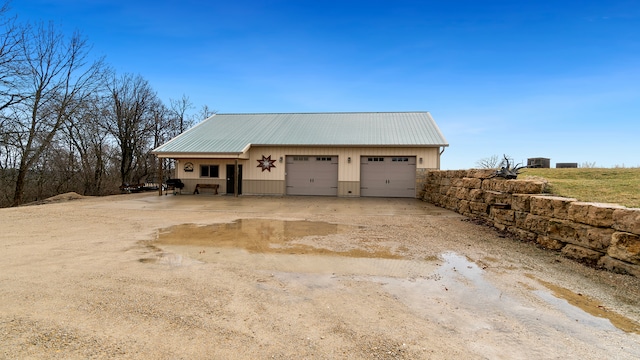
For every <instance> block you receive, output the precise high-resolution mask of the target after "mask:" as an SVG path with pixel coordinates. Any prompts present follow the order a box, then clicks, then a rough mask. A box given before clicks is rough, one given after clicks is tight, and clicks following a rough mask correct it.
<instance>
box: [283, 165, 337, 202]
mask: <svg viewBox="0 0 640 360" xmlns="http://www.w3.org/2000/svg"><path fill="white" fill-rule="evenodd" d="M286 172H287V194H288V195H324V196H337V195H338V157H337V156H287V169H286Z"/></svg>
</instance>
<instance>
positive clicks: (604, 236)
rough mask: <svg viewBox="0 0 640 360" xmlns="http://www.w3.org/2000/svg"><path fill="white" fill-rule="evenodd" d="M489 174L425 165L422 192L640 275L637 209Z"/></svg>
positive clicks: (521, 234)
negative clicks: (550, 191)
mask: <svg viewBox="0 0 640 360" xmlns="http://www.w3.org/2000/svg"><path fill="white" fill-rule="evenodd" d="M491 174H493V170H448V171H429V172H428V173H426V174H425V177H426V179H425V182H424V190H423V192H422V193H421V194H420V197H421V198H422V199H423V200H425V201H428V202H430V203H433V204H435V205H437V206H441V207H444V208H447V209H450V210H453V211H456V212H458V213H460V214H463V215H466V216H469V217H473V218H482V219H484V220H486V221H488V222H489V223H491V224H493V225H494V226H495V227H496V228H497V229H499V230H503V231H507V232H509V233H511V234H513V235H515V236H517V237H518V238H521V239H523V240H529V241H534V242H536V243H538V244H539V245H540V246H542V247H545V248H548V249H552V250H556V251H560V252H562V254H563V255H564V256H566V257H569V258H572V259H576V260H579V261H582V262H585V263H588V264H590V265H594V266H597V267H601V268H605V269H608V270H611V271H614V272H618V273H624V274H630V275H633V276H636V277H640V209H630V208H626V207H624V206H620V205H615V204H601V203H588V202H581V201H578V200H576V199H571V198H564V197H557V196H549V195H545V194H544V191H545V187H546V183H545V182H543V181H534V180H505V179H501V178H489V177H490V176H491Z"/></svg>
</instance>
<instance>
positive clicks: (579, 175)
mask: <svg viewBox="0 0 640 360" xmlns="http://www.w3.org/2000/svg"><path fill="white" fill-rule="evenodd" d="M529 176H534V177H542V178H545V179H546V180H548V181H549V184H550V185H551V186H550V189H549V191H548V192H550V193H552V194H554V195H558V196H565V197H571V198H576V199H578V200H580V201H589V202H602V203H612V204H620V205H624V206H627V207H637V208H640V168H611V169H605V168H601V169H600V168H578V169H522V171H521V172H520V176H518V179H526V178H527V177H529Z"/></svg>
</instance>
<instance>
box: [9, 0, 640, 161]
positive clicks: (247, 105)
mask: <svg viewBox="0 0 640 360" xmlns="http://www.w3.org/2000/svg"><path fill="white" fill-rule="evenodd" d="M11 7H12V10H11V13H13V14H16V15H18V18H19V19H20V20H21V21H41V20H42V21H49V20H51V21H54V22H55V24H57V25H58V26H59V27H60V28H61V29H62V30H63V31H69V32H71V31H73V30H79V31H80V32H81V33H82V34H84V35H85V36H86V37H87V38H88V41H89V43H91V44H92V45H93V50H92V54H93V55H95V56H96V57H98V56H105V57H106V61H107V63H109V64H110V65H111V66H112V67H113V68H114V69H115V70H116V71H118V72H119V73H133V74H140V75H142V76H143V77H144V78H146V79H147V80H148V81H149V82H150V84H151V85H152V87H153V88H154V89H155V90H156V91H157V92H158V95H159V96H160V98H161V99H163V100H164V101H165V102H166V103H167V105H168V103H169V99H170V98H173V99H178V98H180V97H182V95H183V94H185V95H187V96H189V97H190V99H191V101H192V102H193V103H194V105H195V106H196V107H197V108H200V107H202V105H205V104H206V105H208V106H209V107H210V108H212V109H215V110H217V111H218V112H220V113H245V112H335V111H429V112H431V114H432V116H433V117H434V119H435V120H436V122H437V123H438V125H439V126H440V129H441V130H442V132H443V134H444V135H445V137H446V138H447V140H448V142H449V144H450V146H449V147H448V148H447V149H446V150H445V152H444V154H443V155H442V168H443V169H461V168H470V167H474V166H475V164H476V162H477V161H478V160H480V159H482V158H487V157H490V156H492V155H499V156H502V154H507V155H510V156H511V157H513V158H514V159H515V160H516V161H517V162H524V163H526V159H527V158H529V157H546V158H551V164H552V167H554V166H555V163H556V162H577V163H579V164H582V163H587V162H588V163H594V162H595V164H596V166H600V167H612V166H616V165H618V166H622V165H624V166H626V167H632V166H640V2H639V1H637V0H631V1H619V0H608V1H605V0H598V1H591V0H584V1H569V0H566V1H562V0H553V1H548V0H537V1H523V0H514V1H493V0H483V1H480V0H469V1H455V0H452V1H444V0H441V1H428V0H424V1H406V0H387V1H376V0H368V1H349V0H339V1H333V0H329V1H323V0H299V1H286V0H283V1H271V0H265V1H248V0H234V1H216V0H211V1H205V0H202V1H195V0H180V1H178V0H172V1H164V0H153V1H150V0H127V1H121V0H108V1H104V0H93V1H92V0H14V1H13V2H12V4H11ZM194 112H195V110H194Z"/></svg>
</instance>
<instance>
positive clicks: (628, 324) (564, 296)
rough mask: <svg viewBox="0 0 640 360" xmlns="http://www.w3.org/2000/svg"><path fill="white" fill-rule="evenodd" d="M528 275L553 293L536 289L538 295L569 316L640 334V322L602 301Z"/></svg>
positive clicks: (597, 324) (594, 324) (595, 324)
mask: <svg viewBox="0 0 640 360" xmlns="http://www.w3.org/2000/svg"><path fill="white" fill-rule="evenodd" d="M528 277H529V278H532V279H534V280H537V281H538V282H539V283H540V284H542V285H544V286H545V287H546V288H547V289H549V290H550V291H551V293H552V294H553V295H552V294H550V293H548V292H546V291H535V293H536V294H537V295H538V296H540V297H541V298H542V299H544V300H545V301H547V302H548V303H550V304H552V305H554V306H555V307H557V308H558V309H560V310H561V311H562V312H563V313H565V314H566V315H567V316H571V317H574V318H576V321H583V322H588V323H590V324H591V325H593V326H599V327H604V328H609V327H613V326H615V327H616V328H618V329H620V330H622V331H624V332H630V333H636V334H640V324H638V323H636V322H634V321H632V320H631V319H628V318H626V317H624V316H622V315H620V314H617V313H615V312H613V311H610V310H608V309H607V308H606V307H604V306H603V305H602V304H601V303H600V302H598V301H596V300H594V299H591V298H589V297H588V296H585V295H583V294H578V293H575V292H573V291H571V290H569V289H565V288H563V287H561V286H558V285H555V284H552V283H550V282H547V281H544V280H541V279H538V278H535V277H534V276H531V275H528Z"/></svg>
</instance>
